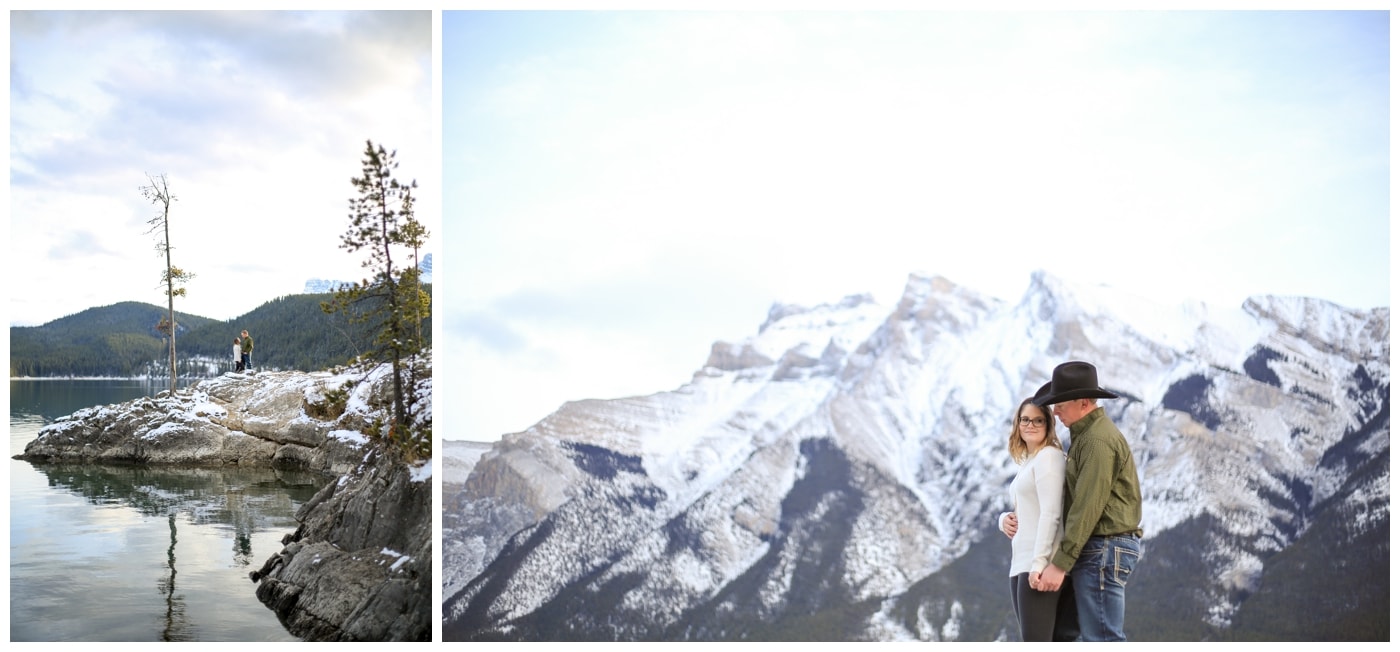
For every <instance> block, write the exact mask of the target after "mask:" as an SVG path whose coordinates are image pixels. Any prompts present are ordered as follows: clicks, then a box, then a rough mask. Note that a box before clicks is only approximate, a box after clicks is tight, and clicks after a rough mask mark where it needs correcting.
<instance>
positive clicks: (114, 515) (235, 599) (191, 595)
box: [10, 380, 330, 641]
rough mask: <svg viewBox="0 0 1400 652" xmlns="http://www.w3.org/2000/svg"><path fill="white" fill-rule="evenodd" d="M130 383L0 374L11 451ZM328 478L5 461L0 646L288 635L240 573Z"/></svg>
mask: <svg viewBox="0 0 1400 652" xmlns="http://www.w3.org/2000/svg"><path fill="white" fill-rule="evenodd" d="M168 382H169V381H165V383H161V382H156V383H150V382H146V381H139V380H12V381H10V455H11V456H14V455H18V454H20V453H23V452H24V446H25V444H27V443H28V442H29V441H31V440H33V439H34V437H35V436H37V435H38V432H39V429H40V428H42V427H43V426H44V425H45V424H48V423H51V422H53V421H54V420H55V419H57V418H58V417H61V416H66V415H68V414H71V413H73V412H74V411H76V410H79V409H82V408H85V407H91V406H93V405H107V404H111V403H121V402H124V401H128V400H131V399H134V398H140V397H142V396H153V395H155V394H156V393H158V392H160V391H161V390H162V389H164V388H167V387H168V386H169V385H168ZM329 480H330V478H326V477H325V476H321V475H317V474H307V473H289V472H279V471H271V470H248V469H223V468H217V469H167V468H160V467H154V468H153V467H138V466H95V465H74V464H54V465H39V466H36V465H32V464H30V463H28V462H22V461H19V460H15V459H11V460H10V640H11V641H295V640H297V639H296V638H295V637H293V636H292V635H291V634H288V633H287V631H286V629H284V628H283V627H282V624H281V623H279V622H278V621H277V616H276V614H274V613H273V612H272V611H271V610H270V609H268V608H267V607H265V606H263V604H262V603H261V602H258V599H257V596H256V595H255V594H254V590H255V588H256V585H254V584H253V582H252V581H250V580H249V579H248V573H249V572H250V571H252V570H255V569H257V568H260V567H262V564H263V562H265V561H267V558H268V557H270V556H272V555H273V554H275V553H277V552H278V551H280V550H281V549H282V537H283V536H285V535H287V534H290V533H291V532H292V531H293V530H295V529H296V526H297V523H296V520H295V519H294V518H293V514H295V513H296V510H297V508H299V507H301V505H302V504H304V503H305V502H306V501H307V500H309V499H310V498H311V497H312V496H313V495H314V494H315V493H316V491H317V490H318V489H319V488H320V487H321V486H323V485H324V484H325V483H326V482H328V481H329Z"/></svg>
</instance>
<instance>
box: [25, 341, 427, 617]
mask: <svg viewBox="0 0 1400 652" xmlns="http://www.w3.org/2000/svg"><path fill="white" fill-rule="evenodd" d="M419 375H420V376H422V377H423V378H422V379H421V380H420V382H419V383H418V387H416V388H415V389H416V391H417V396H418V399H417V401H416V404H415V411H414V412H415V413H414V417H415V419H416V420H417V422H418V424H419V425H424V426H427V427H428V428H431V419H432V402H431V401H432V399H431V393H432V391H431V388H432V380H431V363H430V359H429V361H425V363H424V366H423V369H422V370H421V371H420V373H419ZM391 384H392V382H391V380H390V376H389V375H388V373H387V368H386V366H384V365H381V366H378V367H355V368H349V369H340V370H336V371H325V372H314V373H305V372H294V371H293V372H276V371H274V372H259V373H256V374H240V373H228V374H224V375H222V376H219V377H217V378H212V379H207V380H203V381H200V382H198V383H196V384H194V385H193V386H191V387H189V388H186V389H181V390H179V391H178V392H176V393H175V394H173V395H172V394H171V393H169V392H162V393H161V394H160V395H158V396H155V397H146V398H141V399H136V400H133V401H128V402H126V403H121V404H117V405H108V406H99V407H93V408H86V409H83V410H79V411H78V412H75V413H73V414H72V415H69V416H67V417H63V418H61V419H58V420H57V421H55V422H54V423H52V424H49V425H48V426H45V427H44V428H43V429H42V430H40V432H39V435H38V437H36V438H35V440H34V441H32V442H30V443H29V444H28V445H27V446H25V450H24V453H23V454H21V455H16V456H15V459H21V460H25V461H29V462H31V463H33V464H36V465H44V464H73V463H80V464H137V465H163V466H179V467H206V466H207V467H212V466H256V467H266V468H274V469H297V470H306V471H314V472H318V473H322V474H325V475H326V478H327V484H326V486H325V487H323V488H322V489H321V490H320V491H319V492H318V493H317V494H316V495H315V497H313V498H312V499H311V500H310V501H308V502H307V503H306V504H304V505H303V506H302V507H301V508H300V509H299V510H298V512H297V514H296V520H297V521H298V522H299V523H300V525H299V526H298V527H297V529H296V531H295V532H294V533H291V534H288V535H287V536H286V537H284V538H283V544H284V548H283V549H282V550H281V551H280V552H278V553H277V554H275V555H273V556H272V557H271V558H269V559H268V560H267V562H266V563H265V564H263V566H262V568H260V569H259V570H258V571H255V572H253V573H252V574H251V575H252V580H253V581H254V582H255V583H256V584H257V586H256V589H255V590H256V592H257V596H258V599H259V600H261V601H262V602H263V604H265V605H267V606H268V608H270V609H272V610H273V611H274V612H276V613H277V616H278V618H279V620H281V622H282V624H283V625H284V626H285V627H286V628H287V630H288V631H289V632H291V633H292V634H293V635H295V636H298V637H300V638H302V639H305V640H311V641H427V640H430V639H431V637H432V620H431V601H432V563H433V560H432V557H433V555H432V483H431V478H432V469H433V467H432V463H431V461H422V462H410V461H405V460H404V459H403V458H402V457H401V455H400V454H399V453H398V452H396V451H395V450H394V449H392V448H390V447H387V446H384V445H382V443H381V442H380V441H378V440H375V439H371V438H369V437H366V436H365V435H363V434H361V432H362V431H368V430H370V428H368V427H367V426H368V424H372V423H374V422H375V421H376V419H379V418H382V417H383V414H384V411H383V409H382V407H381V406H383V405H384V404H385V400H384V399H385V397H386V395H387V392H388V391H389V386H390V385H391ZM313 415H315V416H313Z"/></svg>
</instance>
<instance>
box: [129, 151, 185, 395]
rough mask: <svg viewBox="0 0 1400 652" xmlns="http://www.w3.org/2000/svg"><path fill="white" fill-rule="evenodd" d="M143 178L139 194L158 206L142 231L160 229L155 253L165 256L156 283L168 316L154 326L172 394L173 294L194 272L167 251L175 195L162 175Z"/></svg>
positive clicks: (174, 381) (176, 373) (180, 293)
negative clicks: (165, 346)
mask: <svg viewBox="0 0 1400 652" xmlns="http://www.w3.org/2000/svg"><path fill="white" fill-rule="evenodd" d="M146 179H147V180H148V181H150V182H151V185H149V186H141V195H142V196H143V197H145V198H146V199H147V200H149V201H150V202H151V203H153V204H156V205H157V206H158V207H159V208H160V210H159V212H157V213H156V215H155V217H152V218H151V219H150V220H149V221H147V222H146V223H147V224H150V225H151V228H150V229H149V230H147V231H146V233H155V232H157V231H159V232H160V236H159V238H158V239H157V240H156V254H158V255H163V256H164V257H165V271H163V272H161V278H160V284H159V285H163V286H165V300H166V305H167V308H168V310H169V315H168V316H167V317H166V318H164V319H161V321H160V323H158V324H156V326H155V328H156V330H157V331H158V332H160V333H161V334H163V335H166V336H167V337H168V338H169V342H170V393H171V394H174V393H175V388H176V384H177V382H178V380H179V376H180V374H179V371H178V370H177V367H176V366H175V331H176V330H177V329H178V327H179V324H177V323H176V322H175V297H182V296H185V288H184V287H182V286H183V285H184V284H185V283H187V282H189V281H190V279H193V278H194V274H192V273H190V272H186V271H185V270H183V269H180V268H179V267H176V266H175V265H174V264H172V263H171V261H170V251H171V249H173V248H174V247H171V246H170V204H171V203H173V202H174V201H175V195H172V194H170V184H169V182H168V181H167V180H166V178H165V175H164V174H161V175H160V176H158V177H153V176H151V175H149V174H147V175H146ZM159 285H158V286H157V287H159Z"/></svg>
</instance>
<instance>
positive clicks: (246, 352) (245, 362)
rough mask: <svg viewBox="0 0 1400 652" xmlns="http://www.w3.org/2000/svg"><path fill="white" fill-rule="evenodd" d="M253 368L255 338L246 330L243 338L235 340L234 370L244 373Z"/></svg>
mask: <svg viewBox="0 0 1400 652" xmlns="http://www.w3.org/2000/svg"><path fill="white" fill-rule="evenodd" d="M252 368H253V336H252V335H249V334H248V331H247V330H246V329H245V330H244V331H243V337H242V338H241V339H240V338H237V337H235V338H233V370H234V371H238V372H242V371H247V370H249V369H252Z"/></svg>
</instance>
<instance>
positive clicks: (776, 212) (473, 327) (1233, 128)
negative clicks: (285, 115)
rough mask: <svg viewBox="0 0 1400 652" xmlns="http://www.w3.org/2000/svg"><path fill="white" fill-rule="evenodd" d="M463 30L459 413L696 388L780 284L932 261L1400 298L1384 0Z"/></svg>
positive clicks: (788, 296)
mask: <svg viewBox="0 0 1400 652" xmlns="http://www.w3.org/2000/svg"><path fill="white" fill-rule="evenodd" d="M443 39H444V45H443V64H444V71H443V101H444V154H445V156H444V175H445V179H446V182H445V184H444V188H445V190H444V200H445V202H446V206H447V207H448V209H449V211H450V213H451V214H453V215H454V218H453V219H452V220H451V221H449V223H448V224H447V225H446V229H447V230H446V232H445V236H446V242H447V244H446V247H447V249H448V250H449V251H451V252H453V254H454V257H455V260H456V265H455V266H454V267H453V274H452V275H451V276H449V284H450V285H449V286H444V287H443V290H444V292H445V294H444V295H442V296H441V297H440V300H439V304H438V305H440V306H442V305H444V304H447V305H448V306H450V307H449V308H447V310H448V311H450V315H451V316H450V317H449V318H448V319H449V321H448V322H447V324H446V328H445V332H442V333H439V337H440V338H442V342H443V346H444V348H443V349H442V350H443V351H449V352H452V353H449V355H453V356H457V355H460V356H461V357H460V358H456V357H453V358H449V360H450V362H448V363H447V364H449V365H453V366H455V365H456V364H457V363H458V361H460V363H461V364H462V365H463V367H462V368H463V369H464V371H463V373H464V374H466V377H465V378H463V379H462V380H463V382H464V383H467V384H469V385H472V386H473V387H475V388H478V389H479V390H480V391H475V392H464V394H463V395H464V399H463V402H462V404H461V405H459V406H457V408H456V409H460V410H461V415H460V416H461V418H460V419H458V418H451V419H446V420H445V421H444V423H452V424H457V425H455V426H453V427H452V428H451V429H449V430H448V431H447V432H446V435H445V436H447V437H449V438H452V437H465V438H477V439H490V438H494V437H495V436H497V435H499V434H501V433H502V432H505V431H506V430H507V429H510V430H515V429H522V428H524V427H526V426H528V425H529V424H530V423H533V421H534V420H537V419H539V418H542V417H543V416H545V415H546V414H547V413H548V412H549V411H551V410H553V409H554V408H555V407H557V406H558V404H559V403H561V402H562V401H564V400H570V399H577V398H584V397H608V396H609V395H610V393H612V392H625V393H640V392H645V391H656V390H663V389H669V388H672V387H674V386H676V385H678V384H680V383H682V382H685V381H686V380H687V379H688V378H689V374H690V372H692V371H694V370H695V369H697V368H698V367H699V366H700V365H701V364H702V363H703V361H704V355H705V353H706V352H707V351H708V345H709V343H710V342H711V341H712V340H715V339H737V338H739V337H742V336H744V335H746V334H748V333H751V332H753V331H754V330H756V329H757V327H758V325H759V323H761V322H762V320H763V318H764V316H765V314H764V310H765V307H766V305H767V303H770V302H775V301H781V302H800V303H809V304H811V303H818V302H826V301H835V300H838V299H840V298H841V297H842V296H844V295H846V294H850V293H856V292H870V293H873V294H875V295H876V297H877V299H880V300H882V301H884V302H887V303H892V302H893V301H894V300H895V299H896V298H897V295H898V293H899V292H900V290H901V289H902V286H903V283H904V280H905V278H906V276H907V275H908V274H909V273H911V272H932V273H938V274H942V275H945V276H947V277H949V278H951V279H953V280H954V281H956V282H959V283H963V284H966V285H969V286H972V287H973V288H975V289H979V290H982V291H984V292H988V293H991V294H994V295H997V296H1001V297H1003V298H1013V299H1014V298H1015V297H1016V296H1018V295H1019V293H1020V292H1021V291H1022V290H1023V289H1024V287H1025V285H1026V282H1027V281H1028V279H1029V275H1030V273H1031V271H1032V270H1035V269H1046V270H1048V271H1050V272H1051V273H1054V274H1057V275H1060V276H1064V277H1067V278H1070V279H1074V280H1078V281H1086V282H1091V283H1101V282H1102V283H1109V284H1113V285H1118V286H1120V287H1124V288H1129V289H1132V290H1135V291H1137V292H1139V293H1142V294H1145V295H1150V296H1157V297H1160V298H1163V299H1165V300H1167V301H1168V302H1173V301H1177V300H1180V299H1183V298H1187V297H1190V298H1195V299H1201V300H1206V301H1208V302H1211V303H1228V304H1238V303H1239V302H1241V301H1243V300H1244V299H1245V298H1246V297H1247V296H1248V295H1251V294H1261V293H1276V294H1306V295H1311V296H1319V297H1322V298H1325V299H1329V300H1332V301H1336V302H1338V303H1342V304H1344V305H1349V306H1353V307H1371V306H1375V305H1388V303H1389V275H1388V273H1387V270H1388V261H1389V249H1388V241H1387V239H1386V237H1385V235H1386V234H1387V230H1386V229H1387V228H1388V214H1389V213H1388V204H1389V197H1388V177H1389V162H1388V150H1387V147H1386V145H1385V143H1386V142H1387V139H1386V135H1387V134H1388V129H1389V127H1388V124H1389V123H1388V120H1389V112H1388V65H1387V62H1388V60H1389V51H1388V17H1387V15H1386V14H1384V13H1379V12H1335V13H1331V12H1309V13H1284V12H1228V13H1227V12H1221V13H1213V12H1163V13H1152V12H1099V13H1076V12H1045V13H1021V12H988V13H975V12H969V13H943V12H912V13H879V12H864V13H862V12H855V13H835V12H805V13H804V12H794V13H764V12H735V13H724V12H713V13H703V12H702V13H687V12H660V13H646V12H588V13H551V12H534V13H511V12H472V13H468V14H457V13H454V12H446V13H444V16H443ZM679 297H697V299H696V300H694V301H691V302H689V304H688V305H687V304H685V302H683V301H680V300H678V298H679ZM527 298H528V299H529V300H528V301H527V300H526V299H527ZM588 305H591V306H593V307H594V310H591V311H589V310H584V309H583V306H588ZM550 315H552V316H553V317H554V319H553V320H552V321H550V323H545V321H547V320H546V317H547V316H550ZM483 333H493V334H495V336H496V337H495V339H487V338H484V337H481V334H483ZM682 333H683V334H684V335H681V334H682ZM678 338H683V339H678ZM492 342H508V343H509V348H499V347H498V348H493V345H492ZM638 352H645V353H642V354H638ZM605 361H607V362H605ZM453 414H454V416H455V415H457V413H456V412H454V413H453Z"/></svg>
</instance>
